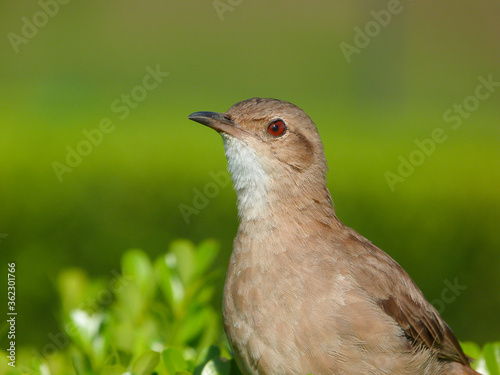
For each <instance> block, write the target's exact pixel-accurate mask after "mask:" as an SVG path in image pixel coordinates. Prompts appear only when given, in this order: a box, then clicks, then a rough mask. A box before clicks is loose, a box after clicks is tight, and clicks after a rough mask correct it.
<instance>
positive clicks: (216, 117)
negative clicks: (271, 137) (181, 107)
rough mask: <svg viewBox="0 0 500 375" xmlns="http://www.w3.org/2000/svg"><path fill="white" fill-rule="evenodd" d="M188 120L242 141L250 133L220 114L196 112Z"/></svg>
mask: <svg viewBox="0 0 500 375" xmlns="http://www.w3.org/2000/svg"><path fill="white" fill-rule="evenodd" d="M188 119H190V120H193V121H196V122H199V123H200V124H203V125H206V126H208V127H209V128H212V129H214V130H215V131H217V132H219V133H225V134H229V135H231V136H233V137H236V138H239V139H241V138H242V137H243V136H244V135H245V134H246V135H249V133H248V132H247V131H246V130H244V129H242V128H241V127H240V126H239V125H238V124H236V123H235V122H234V121H232V120H231V119H230V118H229V117H228V116H226V115H224V114H223V113H218V112H204V111H203V112H195V113H191V114H190V115H189V117H188Z"/></svg>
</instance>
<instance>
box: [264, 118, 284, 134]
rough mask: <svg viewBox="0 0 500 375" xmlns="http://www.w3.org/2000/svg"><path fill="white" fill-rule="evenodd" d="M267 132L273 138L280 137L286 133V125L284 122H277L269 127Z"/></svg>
mask: <svg viewBox="0 0 500 375" xmlns="http://www.w3.org/2000/svg"><path fill="white" fill-rule="evenodd" d="M267 132H268V133H269V134H271V135H272V136H273V137H280V136H282V135H283V134H285V132H286V125H285V123H284V122H283V120H275V121H273V122H271V123H270V124H269V126H268V127H267Z"/></svg>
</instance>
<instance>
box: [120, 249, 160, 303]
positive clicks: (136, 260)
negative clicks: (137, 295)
mask: <svg viewBox="0 0 500 375" xmlns="http://www.w3.org/2000/svg"><path fill="white" fill-rule="evenodd" d="M121 263H122V273H123V274H124V275H126V276H127V277H130V278H132V279H133V282H135V284H136V285H137V286H138V287H139V290H140V291H141V293H143V295H144V296H145V297H147V298H148V299H149V298H151V297H152V295H153V294H154V290H155V286H156V284H155V282H154V274H153V267H152V266H151V261H150V260H149V257H148V255H147V254H146V253H145V252H143V251H142V250H139V249H133V250H129V251H127V252H126V253H125V254H124V255H123V256H122V262H121Z"/></svg>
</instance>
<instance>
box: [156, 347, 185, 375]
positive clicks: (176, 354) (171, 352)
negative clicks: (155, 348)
mask: <svg viewBox="0 0 500 375" xmlns="http://www.w3.org/2000/svg"><path fill="white" fill-rule="evenodd" d="M161 357H162V359H163V363H164V364H165V367H166V368H167V371H168V373H169V374H171V375H174V374H176V373H178V372H180V371H182V370H187V369H188V363H187V361H186V360H185V359H184V355H183V354H182V352H181V351H180V350H179V349H175V348H167V349H165V350H164V351H163V352H162V354H161Z"/></svg>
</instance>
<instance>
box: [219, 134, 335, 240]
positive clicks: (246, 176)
mask: <svg viewBox="0 0 500 375" xmlns="http://www.w3.org/2000/svg"><path fill="white" fill-rule="evenodd" d="M224 145H225V150H226V156H227V159H228V169H229V172H230V173H231V176H232V180H233V185H234V189H235V191H236V194H237V196H238V214H239V216H240V231H241V230H245V229H246V228H252V231H254V232H255V231H257V232H262V231H265V232H267V231H268V230H270V229H272V228H275V227H282V226H284V225H286V226H292V227H293V226H297V227H299V226H300V227H301V228H297V230H300V231H304V230H306V231H307V228H308V226H309V225H311V226H314V225H330V224H331V222H333V221H335V220H337V219H336V216H335V211H334V208H333V204H332V200H331V196H330V193H329V191H328V189H327V188H326V178H325V176H324V173H317V172H316V173H314V171H312V172H308V171H290V170H285V169H284V170H283V171H282V173H281V174H279V173H278V172H277V171H273V175H272V176H270V175H269V173H268V172H266V171H265V168H264V167H263V166H262V165H261V163H260V161H259V159H258V157H257V155H256V153H255V151H254V150H253V149H251V148H249V147H247V146H246V145H245V144H243V143H242V142H241V141H239V140H237V139H234V138H232V137H231V138H229V137H224ZM318 223H319V224H318Z"/></svg>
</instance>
